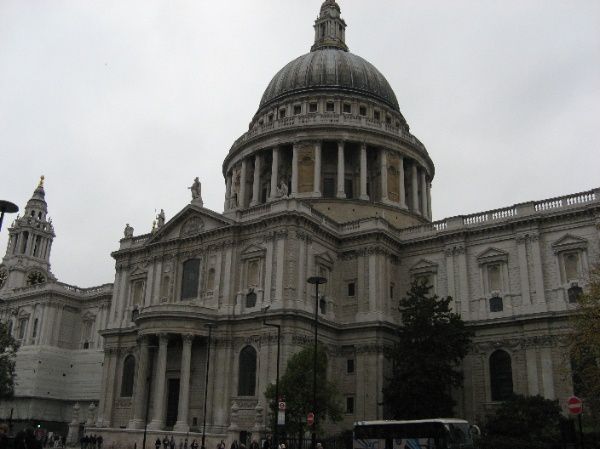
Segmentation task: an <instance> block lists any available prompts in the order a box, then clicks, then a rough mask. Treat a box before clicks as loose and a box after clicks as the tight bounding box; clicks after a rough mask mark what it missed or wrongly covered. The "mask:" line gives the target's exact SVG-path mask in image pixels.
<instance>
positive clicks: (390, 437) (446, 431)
mask: <svg viewBox="0 0 600 449" xmlns="http://www.w3.org/2000/svg"><path fill="white" fill-rule="evenodd" d="M472 448H473V440H472V438H471V433H470V426H469V423H468V422H467V421H463V420H458V419H434V420H418V421H371V422H359V423H356V424H355V425H354V449H472Z"/></svg>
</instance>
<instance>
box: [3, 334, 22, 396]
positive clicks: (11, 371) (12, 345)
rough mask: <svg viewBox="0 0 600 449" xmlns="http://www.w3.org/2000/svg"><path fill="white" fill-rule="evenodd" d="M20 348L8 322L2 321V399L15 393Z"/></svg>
mask: <svg viewBox="0 0 600 449" xmlns="http://www.w3.org/2000/svg"><path fill="white" fill-rule="evenodd" d="M18 348H19V344H18V342H17V341H16V340H15V339H14V338H13V336H12V335H11V334H10V329H9V326H8V323H2V322H0V399H10V398H11V397H12V396H13V394H14V387H15V353H16V351H17V349H18Z"/></svg>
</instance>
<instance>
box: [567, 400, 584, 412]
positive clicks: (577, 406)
mask: <svg viewBox="0 0 600 449" xmlns="http://www.w3.org/2000/svg"><path fill="white" fill-rule="evenodd" d="M567 408H568V409H569V412H570V413H571V415H580V414H581V413H582V412H583V401H582V400H581V399H579V398H578V397H577V396H571V397H570V398H569V399H568V400H567Z"/></svg>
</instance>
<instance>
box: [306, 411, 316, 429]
mask: <svg viewBox="0 0 600 449" xmlns="http://www.w3.org/2000/svg"><path fill="white" fill-rule="evenodd" d="M314 423H315V414H314V413H313V412H309V413H308V415H307V416H306V424H308V425H309V426H312V425H313V424H314Z"/></svg>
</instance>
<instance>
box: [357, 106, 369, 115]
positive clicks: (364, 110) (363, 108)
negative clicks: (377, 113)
mask: <svg viewBox="0 0 600 449" xmlns="http://www.w3.org/2000/svg"><path fill="white" fill-rule="evenodd" d="M358 114H359V115H361V116H363V117H365V116H366V115H367V107H366V106H364V105H361V106H360V107H359V108H358Z"/></svg>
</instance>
